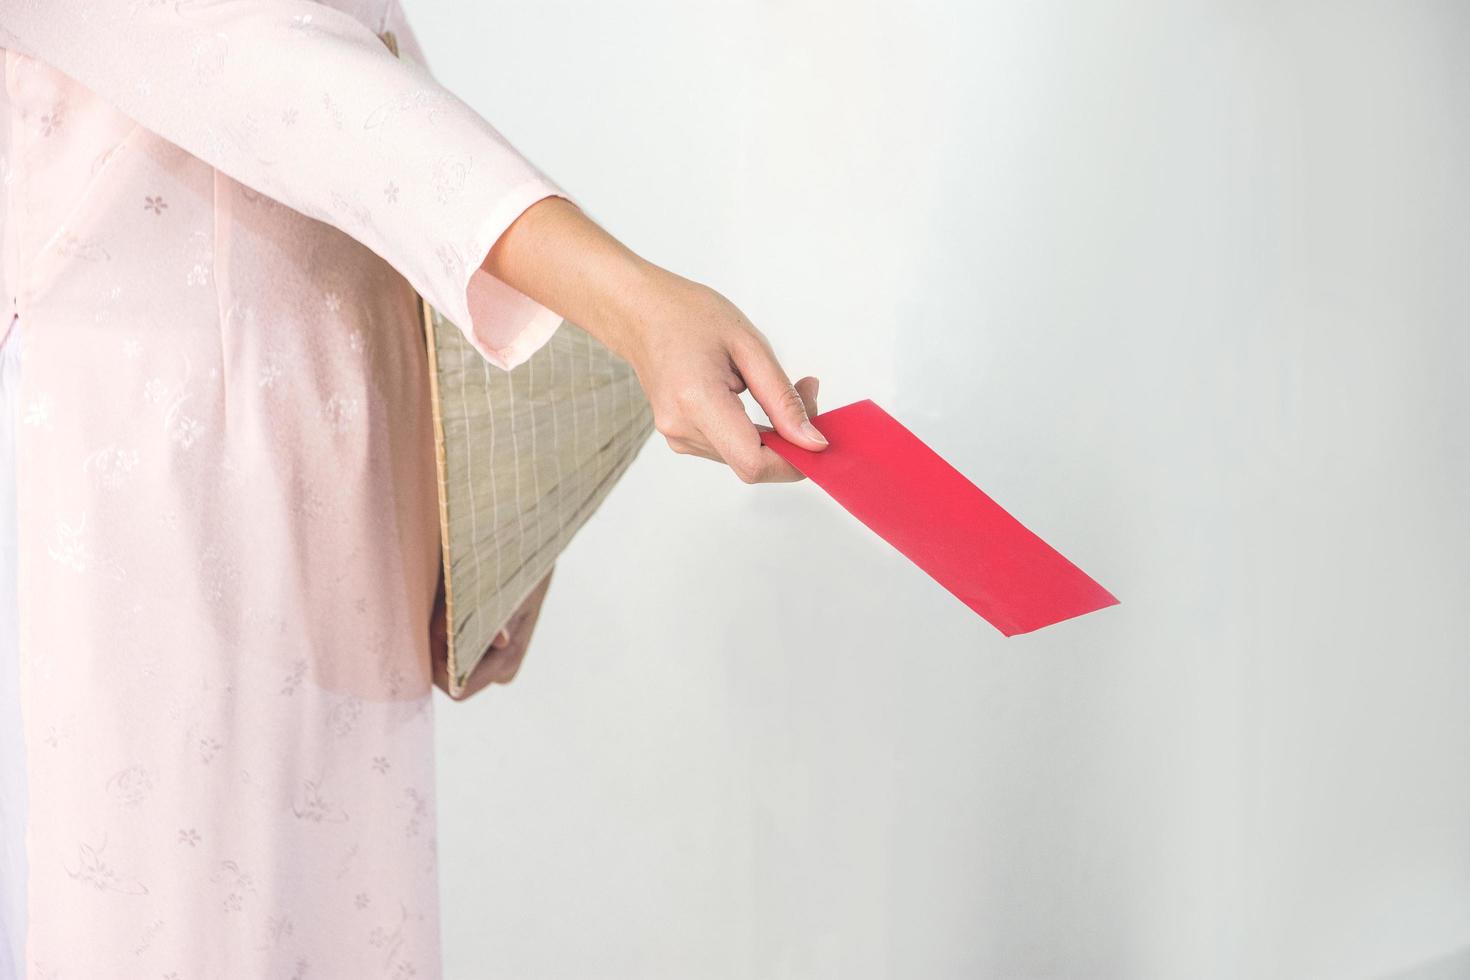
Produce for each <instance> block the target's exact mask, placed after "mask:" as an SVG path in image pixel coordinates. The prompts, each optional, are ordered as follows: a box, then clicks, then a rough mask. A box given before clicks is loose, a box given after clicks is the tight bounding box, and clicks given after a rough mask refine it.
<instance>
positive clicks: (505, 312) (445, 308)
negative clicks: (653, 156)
mask: <svg viewBox="0 0 1470 980" xmlns="http://www.w3.org/2000/svg"><path fill="white" fill-rule="evenodd" d="M548 197H561V198H565V199H566V200H569V201H572V203H573V204H576V203H577V202H576V201H574V200H572V198H571V197H570V196H569V195H567V194H566V192H564V191H562V190H561V189H560V188H558V187H557V186H556V185H554V184H552V183H550V182H549V181H546V180H542V179H537V180H532V181H528V182H526V183H524V184H521V185H519V186H517V187H516V188H515V189H514V190H512V191H511V192H510V193H508V194H506V195H504V196H503V197H502V198H501V199H500V200H499V201H498V202H497V204H496V206H495V207H494V208H492V209H491V211H490V212H489V213H488V214H487V215H486V216H485V218H484V220H482V221H481V222H480V224H479V225H478V227H477V228H476V229H475V234H474V238H473V240H472V242H471V244H470V245H469V246H468V254H469V256H470V261H469V262H466V263H465V265H466V266H467V267H468V268H462V269H461V275H460V277H459V288H458V289H457V291H456V292H454V293H453V294H452V295H451V296H450V297H448V298H449V299H450V300H451V302H449V303H446V304H444V305H440V304H437V303H435V305H436V306H438V308H439V311H440V312H441V313H442V314H443V315H444V316H445V318H446V319H448V320H449V321H450V322H451V323H453V324H454V325H455V326H456V327H458V328H459V329H460V330H461V331H462V332H463V333H464V335H465V337H467V338H468V339H469V342H470V344H471V346H473V347H474V348H475V350H476V351H478V352H479V354H480V356H481V357H483V358H485V360H487V361H489V362H490V363H491V364H494V365H495V366H496V367H498V368H502V369H503V370H506V371H509V370H511V369H512V368H514V367H516V366H517V365H519V364H522V363H524V362H525V361H526V360H527V359H528V358H529V357H530V356H531V355H532V354H534V353H536V351H537V350H539V349H540V348H541V346H542V345H543V344H545V343H546V342H547V341H548V340H550V339H551V335H552V334H554V333H556V328H557V327H559V326H561V324H562V318H561V316H560V315H559V314H557V313H555V312H554V311H552V310H550V309H548V308H547V307H545V306H542V305H541V304H540V303H538V302H536V301H535V300H533V299H531V298H530V297H529V296H527V295H525V294H524V293H522V292H520V291H518V290H516V289H513V288H512V287H510V286H508V285H507V284H506V283H504V282H503V281H501V280H500V279H497V278H495V277H494V276H492V275H491V274H490V273H488V272H486V271H485V270H484V268H483V267H482V266H483V263H484V260H485V256H487V255H489V254H490V249H491V248H492V247H493V246H494V245H495V243H496V242H497V241H498V240H499V239H500V236H501V235H503V234H504V233H505V230H506V229H507V228H509V227H510V226H511V225H512V224H513V223H514V222H515V220H516V219H517V218H519V217H520V216H521V215H522V214H523V213H525V211H526V209H527V208H529V207H530V206H531V205H533V204H535V203H536V202H537V201H542V200H545V199H546V198H548ZM579 206H580V205H579ZM429 300H430V302H431V303H432V302H434V298H433V297H429Z"/></svg>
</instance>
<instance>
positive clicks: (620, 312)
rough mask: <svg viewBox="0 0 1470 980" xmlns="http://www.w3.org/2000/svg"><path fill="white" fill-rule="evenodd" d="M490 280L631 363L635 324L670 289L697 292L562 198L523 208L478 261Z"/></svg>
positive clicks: (691, 284) (636, 336)
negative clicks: (520, 213)
mask: <svg viewBox="0 0 1470 980" xmlns="http://www.w3.org/2000/svg"><path fill="white" fill-rule="evenodd" d="M483 268H484V269H485V271H486V272H488V273H490V274H491V275H493V276H495V277H496V278H497V279H499V280H501V281H502V282H504V283H506V284H507V285H509V286H511V287H512V288H514V289H516V290H518V291H520V292H522V293H524V294H525V295H527V296H529V297H530V298H531V299H533V300H535V301H536V302H538V303H540V304H542V305H543V306H545V307H547V308H548V309H552V310H555V311H556V312H557V313H558V314H560V315H561V316H562V317H564V318H566V319H567V320H570V321H571V322H573V323H575V324H577V325H578V326H579V327H581V328H582V329H584V330H586V331H587V332H588V333H590V334H592V335H593V336H594V337H596V338H597V339H598V340H600V341H602V342H603V344H605V345H606V346H607V347H608V348H609V349H611V350H612V351H614V352H615V353H617V354H618V355H620V356H622V357H624V358H631V356H632V355H633V354H634V352H635V348H636V346H637V344H638V339H639V332H638V324H639V322H640V320H642V319H643V318H644V317H645V316H646V315H648V313H649V312H650V308H651V307H652V306H655V305H657V304H658V303H659V302H660V300H659V297H661V296H666V295H667V293H668V291H669V290H670V289H671V288H672V289H674V290H678V289H680V288H683V287H689V288H697V287H695V285H694V284H693V283H690V282H688V280H685V279H682V278H681V277H679V276H676V275H674V274H673V273H671V272H669V271H668V270H666V269H662V268H660V267H658V266H656V265H654V264H653V263H651V262H648V261H646V260H645V259H642V258H640V257H639V256H638V255H636V254H634V253H633V251H632V250H631V249H629V248H628V247H627V246H626V245H624V244H623V243H622V242H620V241H618V240H617V239H616V238H614V237H613V236H612V235H610V234H608V233H607V232H606V231H604V230H603V229H602V227H601V226H600V225H598V224H597V223H596V222H595V221H593V220H592V219H591V218H589V217H587V216H586V215H585V214H584V213H583V212H582V210H581V209H580V208H578V207H577V206H576V205H575V204H572V203H571V202H570V201H568V200H566V199H565V198H560V197H549V198H546V199H545V200H542V201H539V202H537V203H536V204H533V205H532V206H531V207H530V208H528V209H527V210H526V211H525V212H524V213H523V214H522V215H521V216H520V217H519V218H518V219H516V221H515V222H514V223H513V224H512V225H511V226H510V228H508V229H507V230H506V231H505V233H504V234H502V235H501V236H500V239H499V240H498V241H497V242H496V243H495V247H494V248H492V249H491V250H490V254H489V255H488V256H486V259H485V262H484V265H483Z"/></svg>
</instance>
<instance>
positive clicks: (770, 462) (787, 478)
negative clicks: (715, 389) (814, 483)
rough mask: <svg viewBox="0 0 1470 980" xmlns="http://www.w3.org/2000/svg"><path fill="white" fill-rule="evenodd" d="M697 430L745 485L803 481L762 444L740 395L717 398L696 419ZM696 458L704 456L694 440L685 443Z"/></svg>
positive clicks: (792, 467)
mask: <svg viewBox="0 0 1470 980" xmlns="http://www.w3.org/2000/svg"><path fill="white" fill-rule="evenodd" d="M699 430H700V433H701V434H702V435H703V436H704V439H705V440H706V441H707V442H708V448H709V449H710V450H712V451H713V453H714V455H713V456H710V457H708V458H714V459H719V460H720V461H722V462H724V463H725V465H727V466H729V467H730V469H732V470H734V471H735V475H736V476H738V477H740V479H741V480H742V481H743V482H745V483H791V482H793V481H796V480H800V479H802V474H801V471H800V470H798V469H797V468H796V467H794V466H792V465H791V464H790V463H788V462H786V460H784V459H782V458H781V457H780V456H778V455H776V453H775V452H774V451H772V450H771V449H769V448H767V447H766V446H765V445H763V444H762V443H761V437H760V432H759V430H757V429H756V427H755V423H754V422H752V421H751V420H750V416H748V415H746V414H745V406H744V405H743V404H741V401H740V396H739V395H737V394H735V393H734V392H733V391H731V392H726V393H724V394H723V396H721V395H716V396H714V397H712V398H711V399H710V401H709V402H707V403H706V404H705V406H704V407H703V410H702V411H701V413H700V416H699ZM684 441H685V442H686V443H688V444H689V445H688V449H689V450H690V451H692V452H693V454H694V455H696V456H704V455H706V453H704V452H700V449H701V448H704V447H701V446H699V445H698V443H697V442H695V441H694V440H684Z"/></svg>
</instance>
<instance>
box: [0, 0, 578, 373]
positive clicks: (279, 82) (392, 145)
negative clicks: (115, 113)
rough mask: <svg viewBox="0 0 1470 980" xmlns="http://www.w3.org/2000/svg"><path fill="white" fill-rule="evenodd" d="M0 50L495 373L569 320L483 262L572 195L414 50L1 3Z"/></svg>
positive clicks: (249, 19)
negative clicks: (45, 73)
mask: <svg viewBox="0 0 1470 980" xmlns="http://www.w3.org/2000/svg"><path fill="white" fill-rule="evenodd" d="M394 18H397V19H398V21H400V22H401V11H398V10H397V5H396V4H390V9H389V26H390V27H391V26H392V22H393V20H394ZM404 28H406V24H404V25H402V27H400V29H404ZM0 43H3V44H4V46H6V47H11V48H13V49H15V50H17V51H19V52H22V53H24V54H27V55H30V56H32V57H35V58H37V59H39V60H41V61H43V62H45V63H46V64H49V65H51V66H52V67H54V68H56V69H57V70H59V71H61V72H63V73H65V74H67V75H70V76H71V77H72V78H74V79H76V80H77V81H78V82H80V83H81V84H83V85H85V86H87V87H88V88H89V89H91V90H92V91H93V92H95V93H96V94H97V95H99V96H101V97H102V98H104V99H107V100H108V101H109V102H111V103H112V104H113V105H115V106H117V108H118V109H120V110H121V111H123V112H125V113H127V114H128V115H129V116H131V117H132V118H133V119H135V120H137V122H138V123H139V124H141V125H142V126H144V127H146V128H148V129H150V130H152V131H153V132H155V133H157V134H159V135H160V136H162V137H164V138H165V139H167V140H169V141H170V142H172V143H174V144H176V145H177V146H179V147H182V148H183V149H185V150H187V151H188V152H190V153H192V154H194V155H195V156H197V157H199V158H200V159H202V160H204V161H206V162H208V163H210V164H211V165H213V166H215V167H217V168H218V169H219V170H221V171H223V172H224V173H226V174H228V175H229V176H230V177H233V178H234V179H235V180H238V181H240V182H241V183H242V184H246V185H247V186H249V187H252V188H254V189H255V190H257V191H259V192H261V193H263V194H267V195H269V196H270V197H273V198H275V199H276V200H278V201H281V202H282V203H284V204H286V205H288V206H290V207H292V208H294V209H295V210H297V211H300V212H301V213H303V214H306V215H308V216H310V217H313V218H316V219H318V220H321V221H324V222H326V223H328V224H331V225H333V226H334V227H336V228H338V229H340V230H341V231H343V232H345V233H346V234H349V235H351V236H352V237H353V238H355V239H357V240H358V241H360V242H362V243H363V244H364V245H366V246H367V247H368V248H370V249H372V250H373V251H374V252H376V253H377V254H378V255H380V256H381V257H382V258H383V259H384V260H385V261H387V262H388V263H389V264H390V265H392V266H393V267H394V268H395V269H397V270H398V271H399V272H400V273H401V274H402V275H403V276H404V277H405V278H406V279H407V280H408V281H409V282H410V283H411V284H412V285H413V287H414V288H415V289H417V290H418V291H419V292H420V293H421V294H422V295H423V296H424V297H425V298H426V299H427V300H428V301H429V302H430V303H431V304H433V305H434V306H435V307H436V308H438V309H439V311H440V312H442V313H443V314H444V315H445V316H446V317H448V318H449V320H451V321H452V322H453V323H454V324H456V325H457V326H458V327H459V328H460V329H462V330H463V331H464V332H465V335H466V336H467V337H468V338H469V340H470V342H471V343H472V344H474V346H475V348H476V349H477V350H479V351H480V353H481V354H482V355H483V356H484V357H485V359H486V360H488V361H490V362H491V363H493V364H496V365H498V366H500V367H502V368H511V367H514V366H515V365H517V364H519V363H521V362H522V361H524V360H525V359H526V358H527V357H529V356H530V355H531V354H532V353H533V352H534V351H535V350H536V349H537V348H538V347H539V346H540V345H541V344H543V343H545V342H546V340H547V339H548V338H549V337H550V336H551V334H552V332H553V331H555V329H556V327H557V326H558V325H559V324H560V323H561V318H560V317H559V316H557V315H556V314H555V313H553V312H552V311H551V310H549V309H547V308H545V307H543V306H541V305H540V304H538V303H536V302H534V301H533V300H531V299H530V298H528V297H526V296H524V295H522V294H521V293H518V292H516V291H515V290H514V289H512V288H511V287H510V286H508V285H506V284H505V283H503V282H501V281H499V280H497V279H495V278H494V277H492V276H491V275H489V274H488V273H486V272H484V271H483V270H482V269H481V268H480V265H481V263H482V262H483V261H484V258H485V256H486V254H487V253H488V252H489V251H490V247H491V246H492V245H494V244H495V241H496V240H497V239H498V238H499V237H500V235H501V234H502V233H503V232H504V231H505V229H506V228H508V227H509V226H510V225H511V223H512V222H514V221H515V219H516V218H517V217H519V216H520V215H521V213H522V212H524V211H525V210H526V208H528V207H530V206H531V205H532V204H534V203H535V202H537V201H539V200H541V199H543V198H546V197H550V196H561V197H567V195H566V194H565V193H563V192H562V191H561V190H560V189H559V188H558V187H557V186H556V185H555V184H554V183H553V182H552V181H551V180H550V179H549V178H548V177H547V176H546V175H545V174H543V173H541V172H540V171H539V170H537V169H536V167H535V166H534V165H533V164H531V163H530V162H529V161H528V160H526V158H525V157H523V156H522V155H521V154H519V153H518V152H517V151H516V150H515V148H514V147H512V146H511V145H510V144H509V143H508V142H507V141H506V140H505V138H504V137H502V136H501V135H500V133H498V132H497V131H496V130H495V128H494V127H492V126H491V125H490V124H489V123H488V122H486V121H485V119H483V118H482V117H481V116H480V115H479V114H478V113H476V112H475V111H474V110H473V109H472V108H470V107H469V106H468V105H466V104H465V103H464V102H463V101H461V100H460V99H459V98H458V97H456V96H455V95H454V94H453V93H452V92H450V91H448V90H447V89H445V88H444V87H442V86H441V85H439V84H438V83H437V82H436V81H434V79H433V77H432V76H431V75H430V74H429V72H428V69H427V67H425V66H424V65H423V64H422V54H421V52H418V51H417V46H416V45H415V46H414V48H413V52H412V53H413V54H414V55H416V57H405V58H404V59H403V60H399V59H397V58H395V57H394V56H393V54H392V53H391V52H389V51H388V49H387V47H386V46H385V45H384V44H383V43H382V41H381V40H379V38H378V36H377V35H376V34H375V33H374V32H373V31H372V30H371V29H370V28H369V27H367V26H365V25H364V24H362V23H361V22H359V21H358V20H356V19H355V18H353V17H351V16H350V15H348V14H346V13H343V12H342V11H339V10H335V9H333V8H332V7H328V6H324V5H322V4H318V3H314V2H311V0H232V2H228V3H220V4H204V5H195V4H185V3H148V2H139V0H0ZM406 54H408V52H406Z"/></svg>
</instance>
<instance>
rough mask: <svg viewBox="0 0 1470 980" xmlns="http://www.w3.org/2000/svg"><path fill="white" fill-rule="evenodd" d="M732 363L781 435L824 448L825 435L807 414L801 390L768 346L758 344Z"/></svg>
mask: <svg viewBox="0 0 1470 980" xmlns="http://www.w3.org/2000/svg"><path fill="white" fill-rule="evenodd" d="M735 366H736V367H737V368H738V369H739V370H740V376H741V377H742V378H744V379H745V385H746V387H748V388H749V389H750V393H751V395H753V396H754V397H755V400H756V402H757V403H758V404H759V405H760V407H761V408H762V409H763V410H764V411H765V413H766V417H767V418H769V419H770V420H771V425H772V426H773V427H775V429H776V432H777V433H779V434H780V435H781V437H782V438H783V439H785V440H786V441H787V442H790V443H792V444H793V445H796V446H800V447H801V448H802V449H809V450H812V451H813V452H817V451H820V450H823V449H826V448H827V437H826V436H824V435H822V433H821V432H819V431H818V430H817V427H816V426H815V425H812V423H811V420H810V419H809V418H807V414H806V403H805V401H804V400H803V399H802V397H801V392H799V391H797V390H796V386H795V385H793V384H792V383H791V379H790V378H788V377H787V376H786V372H785V371H783V370H782V369H781V365H780V364H779V363H777V361H776V356H775V355H774V354H772V353H771V352H770V350H769V349H768V348H766V347H765V346H764V345H762V346H761V347H759V348H758V349H757V350H755V351H753V352H750V353H748V354H747V355H746V356H745V357H744V358H743V359H742V360H737V361H736V363H735ZM803 380H805V379H803Z"/></svg>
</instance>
